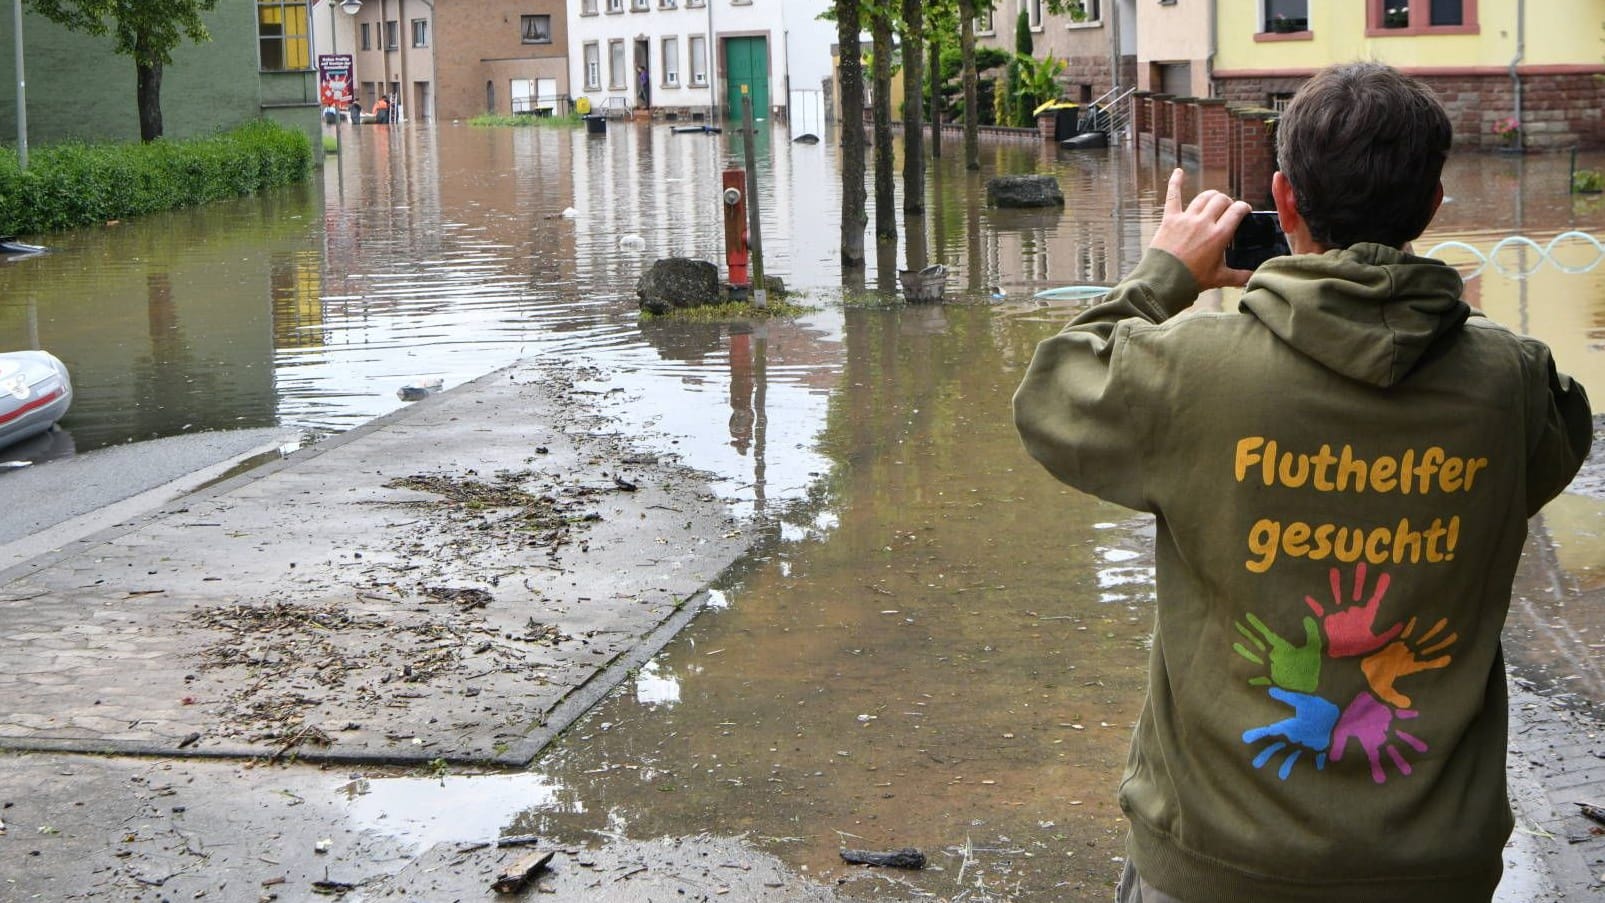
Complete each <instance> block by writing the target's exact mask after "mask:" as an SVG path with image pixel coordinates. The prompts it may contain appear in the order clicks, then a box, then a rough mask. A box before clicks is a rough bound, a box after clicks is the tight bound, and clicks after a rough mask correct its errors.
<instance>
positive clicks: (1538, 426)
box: [1522, 340, 1594, 517]
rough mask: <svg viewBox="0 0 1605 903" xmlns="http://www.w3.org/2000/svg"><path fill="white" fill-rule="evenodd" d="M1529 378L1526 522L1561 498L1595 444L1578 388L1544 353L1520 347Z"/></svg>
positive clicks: (1535, 346)
mask: <svg viewBox="0 0 1605 903" xmlns="http://www.w3.org/2000/svg"><path fill="white" fill-rule="evenodd" d="M1522 356H1523V358H1524V359H1525V363H1526V365H1527V372H1528V379H1527V384H1528V387H1529V388H1528V393H1527V394H1528V398H1527V516H1528V517H1531V516H1533V515H1534V514H1537V513H1538V509H1540V508H1542V507H1544V505H1545V504H1547V503H1548V502H1549V500H1550V499H1552V498H1554V497H1555V496H1557V495H1560V492H1561V490H1563V489H1565V488H1566V484H1568V483H1570V482H1571V481H1572V477H1574V476H1576V475H1577V470H1578V468H1580V467H1582V465H1583V459H1584V458H1586V457H1588V449H1589V446H1590V445H1592V444H1593V441H1594V420H1593V415H1592V413H1591V412H1590V410H1589V407H1588V395H1587V394H1585V393H1584V392H1583V384H1582V383H1580V382H1578V381H1577V380H1575V379H1572V378H1571V377H1569V376H1567V375H1566V374H1564V373H1560V372H1558V371H1556V369H1555V360H1554V358H1553V357H1551V356H1550V352H1549V348H1548V347H1547V346H1545V345H1544V344H1543V343H1541V342H1537V341H1533V340H1526V341H1523V342H1522Z"/></svg>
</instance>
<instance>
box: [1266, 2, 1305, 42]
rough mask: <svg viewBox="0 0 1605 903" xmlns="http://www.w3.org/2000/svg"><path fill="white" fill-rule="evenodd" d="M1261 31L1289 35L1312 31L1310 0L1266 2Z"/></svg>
mask: <svg viewBox="0 0 1605 903" xmlns="http://www.w3.org/2000/svg"><path fill="white" fill-rule="evenodd" d="M1260 9H1261V13H1262V14H1263V16H1264V20H1263V21H1262V22H1261V23H1260V31H1262V32H1266V31H1268V32H1273V33H1276V34H1289V33H1291V32H1295V31H1309V30H1310V0H1264V2H1263V3H1261V4H1260Z"/></svg>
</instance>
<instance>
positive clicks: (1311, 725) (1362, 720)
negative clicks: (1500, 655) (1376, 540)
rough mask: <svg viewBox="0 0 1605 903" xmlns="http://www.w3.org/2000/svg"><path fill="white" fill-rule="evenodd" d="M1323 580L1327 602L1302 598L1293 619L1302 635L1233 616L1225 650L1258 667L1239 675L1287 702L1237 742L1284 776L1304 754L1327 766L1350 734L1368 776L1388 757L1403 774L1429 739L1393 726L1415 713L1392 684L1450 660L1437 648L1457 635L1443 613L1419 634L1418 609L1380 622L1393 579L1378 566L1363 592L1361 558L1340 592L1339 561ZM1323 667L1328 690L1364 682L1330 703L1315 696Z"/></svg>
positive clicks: (1384, 769)
mask: <svg viewBox="0 0 1605 903" xmlns="http://www.w3.org/2000/svg"><path fill="white" fill-rule="evenodd" d="M1328 579H1329V583H1330V588H1331V593H1332V600H1331V602H1330V603H1323V602H1320V601H1317V600H1316V599H1315V597H1313V596H1305V597H1304V601H1305V604H1306V605H1308V606H1309V608H1310V611H1311V612H1313V613H1314V616H1313V617H1312V616H1310V615H1304V616H1303V618H1302V620H1301V626H1302V627H1303V628H1304V639H1303V642H1302V643H1296V642H1295V641H1293V640H1290V639H1288V638H1287V637H1286V636H1284V635H1283V634H1282V633H1280V632H1278V630H1277V628H1276V627H1273V626H1271V624H1270V623H1267V621H1266V620H1265V619H1264V618H1262V617H1261V616H1260V615H1259V614H1253V613H1245V614H1244V615H1243V619H1242V620H1241V621H1237V622H1234V624H1233V625H1232V626H1233V627H1235V628H1236V630H1237V634H1238V636H1240V637H1241V639H1240V640H1238V641H1235V642H1233V643H1232V650H1233V651H1234V652H1236V653H1237V655H1238V656H1240V657H1241V658H1243V659H1245V660H1247V661H1249V662H1252V663H1253V664H1255V665H1258V666H1260V669H1261V671H1260V673H1259V674H1257V675H1256V676H1254V677H1251V678H1249V681H1248V682H1249V683H1250V684H1251V685H1253V686H1263V687H1268V688H1269V689H1268V691H1267V692H1268V693H1269V694H1270V697H1271V698H1272V699H1274V700H1276V701H1277V702H1280V703H1282V704H1283V705H1286V706H1288V707H1290V708H1292V710H1293V713H1292V714H1291V715H1290V716H1288V717H1286V718H1283V719H1282V720H1280V721H1276V722H1274V723H1271V724H1266V725H1263V726H1259V727H1252V728H1249V729H1248V730H1245V731H1244V732H1243V734H1242V737H1243V742H1244V743H1245V744H1248V745H1249V746H1251V747H1254V753H1253V760H1252V761H1253V765H1254V767H1255V768H1257V769H1264V768H1266V767H1267V766H1269V765H1271V764H1272V763H1274V762H1276V761H1277V759H1278V758H1280V759H1281V762H1280V765H1278V766H1277V767H1276V769H1275V770H1276V776H1277V777H1278V778H1280V779H1281V780H1283V781H1286V780H1287V779H1288V778H1289V777H1290V776H1291V775H1292V774H1293V771H1294V766H1295V765H1296V764H1297V763H1298V762H1299V760H1300V759H1301V758H1303V757H1304V756H1305V755H1306V754H1308V755H1310V756H1311V757H1313V760H1314V763H1315V770H1316V771H1324V770H1326V765H1327V763H1328V762H1341V761H1343V757H1344V754H1345V753H1346V752H1348V751H1349V747H1350V743H1351V742H1352V743H1354V744H1356V745H1358V747H1359V748H1360V750H1361V751H1363V752H1364V753H1365V757H1366V761H1367V763H1368V765H1369V769H1370V773H1371V780H1372V781H1373V782H1375V783H1377V784H1384V783H1386V782H1387V781H1388V778H1389V775H1390V769H1389V765H1390V764H1391V766H1392V769H1391V771H1393V772H1396V773H1397V776H1401V777H1402V776H1408V775H1410V774H1411V773H1412V772H1413V770H1414V768H1413V766H1412V764H1411V757H1412V756H1418V755H1420V754H1422V753H1425V752H1427V750H1428V749H1429V747H1428V744H1427V742H1426V741H1425V740H1422V739H1421V738H1419V737H1417V736H1415V735H1413V734H1411V733H1409V732H1408V731H1406V730H1404V729H1403V727H1402V726H1401V725H1402V723H1403V722H1405V721H1409V720H1411V719H1414V718H1416V717H1418V716H1419V715H1420V712H1419V711H1417V710H1416V709H1415V708H1414V707H1413V701H1412V699H1411V698H1410V696H1409V694H1408V693H1406V692H1405V691H1404V690H1403V689H1401V687H1400V684H1401V682H1407V679H1408V678H1409V677H1410V676H1411V675H1414V674H1419V673H1421V672H1423V671H1434V670H1438V669H1441V668H1447V667H1449V664H1450V663H1451V662H1452V661H1453V660H1454V657H1453V656H1452V655H1450V654H1449V653H1448V652H1447V651H1446V650H1447V649H1449V647H1450V646H1453V645H1454V644H1455V643H1456V642H1458V641H1459V638H1460V635H1459V634H1457V633H1453V632H1450V631H1449V630H1448V625H1449V620H1448V619H1447V618H1440V619H1438V620H1437V621H1436V622H1434V623H1433V624H1432V626H1431V627H1430V628H1428V629H1427V630H1426V631H1425V632H1423V633H1421V634H1420V635H1419V636H1418V635H1417V634H1416V628H1417V626H1418V624H1419V623H1420V621H1419V619H1418V618H1411V619H1410V620H1409V621H1408V622H1404V623H1394V624H1392V625H1391V626H1388V627H1385V628H1379V626H1378V617H1379V615H1380V613H1381V608H1382V602H1383V600H1384V599H1385V598H1386V597H1387V594H1388V589H1389V588H1390V587H1391V586H1392V578H1391V577H1390V575H1389V574H1387V573H1378V574H1377V575H1376V582H1375V584H1373V585H1371V586H1370V587H1369V595H1367V591H1368V590H1367V584H1366V581H1367V573H1366V565H1365V563H1364V562H1361V563H1359V564H1356V565H1355V566H1354V574H1353V581H1352V584H1351V585H1350V586H1349V587H1348V589H1347V591H1345V587H1344V580H1343V574H1342V572H1341V571H1340V570H1339V569H1338V568H1332V569H1331V570H1330V571H1329V572H1328ZM1362 600H1363V601H1362ZM1384 623H1385V622H1384ZM1281 626H1283V627H1286V626H1288V625H1281ZM1344 662H1347V664H1343V663H1344ZM1345 669H1347V671H1348V673H1347V674H1345V673H1344V671H1345ZM1355 671H1358V673H1357V674H1356V673H1355ZM1329 674H1330V675H1331V678H1330V680H1329V681H1328V683H1329V687H1328V689H1329V690H1330V689H1335V688H1337V687H1349V688H1350V689H1349V690H1348V691H1346V692H1353V689H1352V688H1353V687H1354V686H1355V685H1356V682H1357V681H1358V680H1359V679H1361V678H1362V677H1363V679H1364V681H1365V686H1366V687H1367V688H1368V689H1367V690H1361V691H1360V692H1359V694H1358V695H1356V696H1355V697H1354V698H1353V700H1351V701H1350V702H1349V704H1348V705H1347V706H1339V705H1338V704H1337V703H1335V702H1333V701H1332V700H1331V699H1329V698H1327V696H1323V695H1321V689H1322V681H1323V679H1327V678H1328V675H1329ZM1351 678H1352V679H1351ZM1267 741H1269V742H1267Z"/></svg>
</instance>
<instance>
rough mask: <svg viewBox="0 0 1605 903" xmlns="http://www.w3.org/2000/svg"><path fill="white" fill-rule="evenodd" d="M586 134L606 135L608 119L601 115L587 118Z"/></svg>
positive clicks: (594, 114) (591, 115) (596, 114)
mask: <svg viewBox="0 0 1605 903" xmlns="http://www.w3.org/2000/svg"><path fill="white" fill-rule="evenodd" d="M585 133H586V134H587V135H606V134H607V117H606V116H603V115H602V114H601V113H591V114H590V115H588V116H586V117H585Z"/></svg>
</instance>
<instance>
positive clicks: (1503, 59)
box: [1139, 0, 1605, 148]
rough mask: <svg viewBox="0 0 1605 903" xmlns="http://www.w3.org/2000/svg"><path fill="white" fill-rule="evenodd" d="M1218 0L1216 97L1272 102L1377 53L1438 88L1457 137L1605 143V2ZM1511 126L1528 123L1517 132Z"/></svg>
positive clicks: (1534, 143) (1489, 143)
mask: <svg viewBox="0 0 1605 903" xmlns="http://www.w3.org/2000/svg"><path fill="white" fill-rule="evenodd" d="M1212 5H1213V6H1214V8H1215V17H1216V18H1215V27H1214V35H1215V39H1214V45H1215V46H1214V64H1213V67H1212V72H1211V78H1212V82H1213V86H1214V89H1215V92H1216V95H1217V96H1219V97H1224V98H1226V99H1228V100H1232V101H1241V102H1247V103H1255V104H1260V105H1265V106H1270V107H1273V108H1274V107H1277V106H1280V105H1281V104H1283V103H1285V102H1286V100H1287V98H1289V97H1291V96H1292V94H1293V92H1294V91H1295V90H1297V89H1298V86H1299V85H1300V84H1302V83H1303V82H1304V80H1305V79H1306V78H1308V77H1309V75H1310V74H1311V73H1312V72H1314V71H1315V70H1316V69H1319V68H1320V67H1322V66H1324V65H1326V64H1329V63H1333V62H1342V61H1347V60H1376V61H1379V62H1383V63H1387V64H1389V65H1392V66H1396V67H1398V68H1399V69H1402V70H1403V71H1405V72H1408V73H1410V74H1411V75H1415V76H1417V77H1419V78H1421V79H1422V80H1424V81H1426V82H1427V83H1428V84H1430V85H1432V86H1433V88H1434V89H1436V90H1437V92H1438V94H1439V96H1440V97H1441V98H1442V100H1443V102H1444V106H1445V107H1447V108H1448V110H1449V115H1450V118H1451V119H1452V120H1453V122H1454V126H1455V140H1456V142H1457V143H1458V144H1462V145H1475V146H1484V147H1495V146H1499V145H1505V144H1516V143H1518V142H1519V143H1520V144H1521V145H1524V146H1527V147H1533V148H1564V147H1571V146H1574V145H1585V146H1587V145H1598V144H1601V143H1605V128H1602V118H1601V109H1602V107H1605V78H1601V76H1605V44H1601V38H1602V37H1605V30H1602V28H1605V0H1542V2H1540V0H1233V2H1219V0H1217V2H1215V3H1213V4H1212ZM1140 43H1141V36H1139V44H1140ZM1513 124H1519V129H1518V130H1517V131H1516V132H1514V133H1510V132H1509V126H1511V125H1513Z"/></svg>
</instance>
